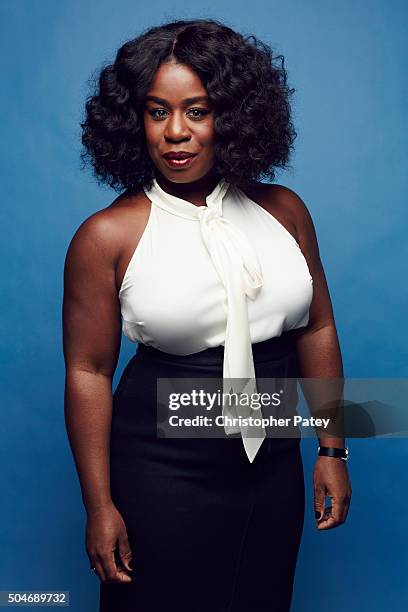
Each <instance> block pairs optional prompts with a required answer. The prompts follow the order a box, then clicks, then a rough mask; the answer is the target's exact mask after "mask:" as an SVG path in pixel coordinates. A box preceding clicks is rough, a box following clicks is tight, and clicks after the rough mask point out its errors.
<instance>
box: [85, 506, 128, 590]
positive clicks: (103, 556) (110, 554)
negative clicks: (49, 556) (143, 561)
mask: <svg viewBox="0 0 408 612" xmlns="http://www.w3.org/2000/svg"><path fill="white" fill-rule="evenodd" d="M117 545H118V549H119V557H120V559H121V562H122V564H123V566H122V565H120V564H119V565H117V564H116V561H115V554H114V551H115V550H116V547H117ZM86 550H87V553H88V557H89V561H90V563H91V567H94V568H95V569H96V572H95V573H97V574H98V576H99V578H100V579H101V580H102V582H131V581H132V578H131V576H130V575H129V574H128V573H127V572H132V568H131V567H130V566H129V562H130V561H131V560H132V551H131V550H130V546H129V541H128V537H127V532H126V526H125V523H124V521H123V518H122V516H121V514H120V513H119V511H118V510H117V508H116V507H115V506H114V504H111V505H109V506H106V507H103V508H100V509H99V510H96V511H93V512H88V519H87V524H86Z"/></svg>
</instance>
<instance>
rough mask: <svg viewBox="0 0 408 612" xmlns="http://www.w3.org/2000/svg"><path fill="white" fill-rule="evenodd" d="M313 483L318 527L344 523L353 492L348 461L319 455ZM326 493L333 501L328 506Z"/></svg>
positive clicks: (323, 527) (327, 527)
mask: <svg viewBox="0 0 408 612" xmlns="http://www.w3.org/2000/svg"><path fill="white" fill-rule="evenodd" d="M313 485H314V509H315V513H318V514H316V520H317V528H318V529H319V530H323V529H332V528H334V527H338V526H339V525H341V524H342V523H344V521H345V520H346V517H347V513H348V510H349V506H350V500H351V493H352V490H351V484H350V478H349V475H348V471H347V465H346V463H344V461H342V460H341V459H338V458H337V457H324V456H318V458H317V460H316V463H315V467H314V472H313ZM326 495H327V496H328V497H330V499H331V502H332V503H331V505H330V506H329V507H328V508H325V498H326ZM319 517H320V518H319Z"/></svg>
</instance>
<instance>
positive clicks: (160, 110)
mask: <svg viewBox="0 0 408 612" xmlns="http://www.w3.org/2000/svg"><path fill="white" fill-rule="evenodd" d="M166 112H167V111H166V110H165V109H164V108H152V109H150V110H149V111H148V113H149V115H150V116H151V117H153V119H158V120H160V119H164V115H157V114H156V113H166Z"/></svg>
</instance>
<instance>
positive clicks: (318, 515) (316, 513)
mask: <svg viewBox="0 0 408 612" xmlns="http://www.w3.org/2000/svg"><path fill="white" fill-rule="evenodd" d="M321 516H322V513H321V512H318V511H317V510H315V518H316V519H320V517H321Z"/></svg>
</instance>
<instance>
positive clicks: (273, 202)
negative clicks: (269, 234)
mask: <svg viewBox="0 0 408 612" xmlns="http://www.w3.org/2000/svg"><path fill="white" fill-rule="evenodd" d="M246 193H247V195H248V196H249V197H250V198H251V199H253V200H254V201H255V202H257V203H258V204H260V205H261V206H262V207H263V208H265V209H266V210H268V212H270V213H271V214H272V215H274V216H275V217H277V218H278V220H279V221H281V222H282V221H283V224H284V225H285V226H286V225H288V226H289V227H290V228H291V229H292V232H291V233H292V235H293V236H294V238H295V239H296V240H297V242H299V243H301V242H302V239H304V238H305V235H306V234H310V233H311V232H312V234H313V233H314V227H313V220H312V217H311V215H310V212H309V210H308V208H307V206H306V204H305V202H304V201H303V200H302V198H301V197H300V196H299V195H298V194H297V193H296V192H295V191H293V189H290V188H289V187H285V186H284V185H279V184H277V183H272V184H268V183H258V182H257V183H253V184H252V185H251V187H250V189H248V190H246Z"/></svg>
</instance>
